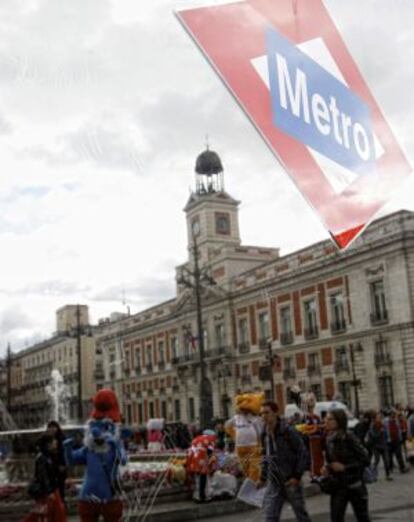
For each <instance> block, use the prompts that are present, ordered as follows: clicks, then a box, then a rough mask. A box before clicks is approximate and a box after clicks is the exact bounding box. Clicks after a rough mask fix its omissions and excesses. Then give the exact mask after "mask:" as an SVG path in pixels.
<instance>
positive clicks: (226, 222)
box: [216, 212, 230, 235]
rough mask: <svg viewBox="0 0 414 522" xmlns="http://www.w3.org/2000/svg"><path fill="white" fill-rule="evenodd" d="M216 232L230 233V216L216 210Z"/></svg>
mask: <svg viewBox="0 0 414 522" xmlns="http://www.w3.org/2000/svg"><path fill="white" fill-rule="evenodd" d="M216 234H225V235H230V216H229V214H222V213H219V212H216Z"/></svg>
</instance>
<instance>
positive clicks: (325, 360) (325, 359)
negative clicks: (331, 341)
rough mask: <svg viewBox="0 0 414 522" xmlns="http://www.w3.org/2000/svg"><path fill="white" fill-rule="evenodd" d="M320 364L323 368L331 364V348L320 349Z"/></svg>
mask: <svg viewBox="0 0 414 522" xmlns="http://www.w3.org/2000/svg"><path fill="white" fill-rule="evenodd" d="M322 364H323V365H324V366H329V365H330V364H332V348H322Z"/></svg>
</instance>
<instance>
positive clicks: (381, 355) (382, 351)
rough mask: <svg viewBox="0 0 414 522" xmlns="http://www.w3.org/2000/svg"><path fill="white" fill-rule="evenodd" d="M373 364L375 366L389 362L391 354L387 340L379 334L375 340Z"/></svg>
mask: <svg viewBox="0 0 414 522" xmlns="http://www.w3.org/2000/svg"><path fill="white" fill-rule="evenodd" d="M375 364H376V366H377V367H378V366H381V365H387V364H391V356H390V353H389V351H388V341H387V339H384V338H383V337H382V336H380V339H379V340H378V341H375Z"/></svg>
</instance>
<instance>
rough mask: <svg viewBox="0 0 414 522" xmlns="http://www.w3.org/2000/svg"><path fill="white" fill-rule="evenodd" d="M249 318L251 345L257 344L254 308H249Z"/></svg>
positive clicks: (251, 306)
mask: <svg viewBox="0 0 414 522" xmlns="http://www.w3.org/2000/svg"><path fill="white" fill-rule="evenodd" d="M249 318H250V340H251V343H252V344H257V330H256V313H255V306H254V305H250V306H249Z"/></svg>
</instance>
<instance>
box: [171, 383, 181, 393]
mask: <svg viewBox="0 0 414 522" xmlns="http://www.w3.org/2000/svg"><path fill="white" fill-rule="evenodd" d="M172 391H173V392H178V391H180V387H179V386H178V384H173V387H172Z"/></svg>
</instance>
